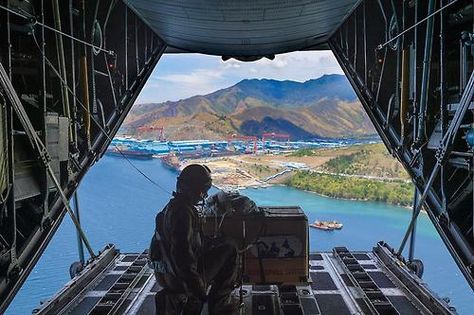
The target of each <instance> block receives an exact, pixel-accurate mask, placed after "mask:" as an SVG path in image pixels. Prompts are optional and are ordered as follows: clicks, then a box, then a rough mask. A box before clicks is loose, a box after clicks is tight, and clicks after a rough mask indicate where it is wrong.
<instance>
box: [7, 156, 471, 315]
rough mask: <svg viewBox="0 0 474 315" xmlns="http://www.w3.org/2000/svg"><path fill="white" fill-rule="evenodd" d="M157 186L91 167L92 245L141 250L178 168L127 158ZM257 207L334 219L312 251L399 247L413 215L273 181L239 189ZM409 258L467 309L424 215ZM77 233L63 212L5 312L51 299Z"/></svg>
mask: <svg viewBox="0 0 474 315" xmlns="http://www.w3.org/2000/svg"><path fill="white" fill-rule="evenodd" d="M132 162H133V164H134V165H136V166H137V167H138V168H140V170H142V171H143V172H144V173H145V174H147V175H148V176H149V177H150V178H151V179H152V180H153V181H155V182H156V183H157V184H158V185H159V186H160V187H157V186H156V185H154V184H152V183H150V181H148V180H147V179H146V178H144V177H143V176H142V175H140V174H139V173H138V172H137V171H136V170H135V169H133V168H132V167H131V165H130V164H129V163H128V162H127V160H125V159H123V158H120V157H112V156H105V157H103V158H102V159H101V160H100V161H99V162H98V163H97V165H95V166H93V167H92V169H91V170H90V171H89V172H88V174H87V175H86V177H85V179H84V180H83V181H82V183H81V185H80V188H79V199H80V208H81V220H82V225H83V228H84V230H85V232H86V234H87V236H88V238H89V240H90V242H91V244H92V247H93V248H94V249H95V250H96V251H97V250H99V249H101V248H103V247H104V245H106V244H107V243H113V244H115V245H116V246H117V247H118V248H119V249H120V250H121V251H122V252H141V251H143V250H144V249H145V248H147V247H148V243H149V240H150V237H151V235H152V233H153V228H154V217H155V215H156V212H157V211H158V210H160V209H161V208H162V207H163V206H164V205H165V204H166V202H167V201H168V199H169V197H170V193H171V192H172V191H173V189H174V186H175V182H176V175H177V174H176V173H175V172H173V171H172V170H170V169H168V168H166V167H164V166H163V165H162V164H161V162H160V161H159V160H132ZM241 193H242V194H245V195H248V196H249V197H250V198H252V199H253V200H255V202H256V203H257V204H259V205H299V206H301V207H302V208H303V209H304V211H305V213H306V214H307V216H308V220H309V221H310V222H312V221H314V220H316V219H320V220H337V221H340V222H342V223H344V228H343V229H342V230H340V231H334V232H326V231H320V230H314V229H312V230H311V231H310V247H311V250H312V251H315V250H318V251H319V250H325V251H329V250H331V249H332V248H333V247H335V246H341V245H343V246H346V247H348V248H349V249H351V250H369V249H371V248H372V247H373V246H374V245H375V244H376V243H377V241H380V240H384V241H386V242H388V243H389V244H390V245H391V246H393V247H396V246H397V245H399V243H400V241H401V238H402V237H403V234H404V232H405V230H406V227H407V225H408V222H409V220H410V217H411V212H410V211H409V210H407V209H405V208H400V207H395V206H390V205H387V204H384V203H375V202H364V201H349V200H337V199H332V198H326V197H322V196H319V195H316V194H314V193H310V192H305V191H300V190H297V189H294V188H289V187H283V186H275V187H270V188H259V189H246V190H243V191H242V192H241ZM417 227H418V228H417V240H416V251H415V256H416V257H417V258H420V259H422V260H423V262H424V266H425V274H424V276H423V279H424V280H425V281H426V282H427V283H428V284H429V285H430V287H431V288H432V289H433V290H434V291H435V292H437V293H438V294H439V295H440V296H442V297H450V299H451V301H452V302H451V304H452V305H453V306H455V307H456V308H457V310H458V312H459V313H460V314H472V313H473V310H474V309H473V307H472V306H471V305H472V301H473V298H474V294H473V292H472V290H471V288H470V287H469V286H468V285H467V283H466V281H465V280H464V278H463V276H462V274H461V272H460V271H459V269H458V268H457V266H456V265H455V263H454V261H453V259H452V258H451V256H450V255H449V253H448V251H447V250H446V248H445V246H444V244H443V243H442V241H441V239H440V237H439V236H438V234H437V232H436V231H435V230H434V228H433V226H432V224H431V222H430V220H429V218H428V217H427V215H426V214H421V216H420V219H419V222H418V226H417ZM77 257H78V254H77V241H76V233H75V230H74V228H73V225H72V222H71V220H70V218H69V217H65V218H64V222H63V223H62V224H61V226H60V228H59V230H58V231H57V233H56V234H55V236H54V237H53V239H52V241H51V243H50V244H49V246H48V247H47V249H46V251H45V253H44V254H43V256H42V257H41V259H40V260H39V262H38V264H37V265H36V267H35V268H34V269H33V272H32V273H31V275H30V276H29V278H28V280H27V281H26V282H25V284H24V285H23V287H22V288H21V290H20V291H19V293H18V294H17V296H16V297H15V299H14V301H13V302H12V304H11V305H10V307H9V309H8V310H7V312H6V314H8V315H13V314H15V315H16V314H31V311H32V310H33V309H34V308H35V307H37V306H38V305H39V302H40V301H41V300H45V299H47V298H49V297H51V296H52V295H53V294H54V293H55V292H56V291H58V290H59V289H60V288H62V286H63V285H64V284H65V283H66V282H67V281H68V280H69V274H68V269H69V266H70V264H71V263H72V262H74V261H77V260H78V258H77Z"/></svg>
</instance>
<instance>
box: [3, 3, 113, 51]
mask: <svg viewBox="0 0 474 315" xmlns="http://www.w3.org/2000/svg"><path fill="white" fill-rule="evenodd" d="M0 9H3V10H5V11H7V12H9V13H12V14H14V15H16V16H19V17H21V18H23V19H25V20H29V21H31V22H32V23H33V25H32V26H35V25H39V26H42V27H44V28H45V29H47V30H50V31H52V32H55V33H57V34H60V35H62V36H65V37H68V38H70V39H72V40H75V41H77V42H79V43H81V44H84V45H86V46H89V47H91V48H94V49H95V50H99V51H103V52H105V53H107V54H109V55H115V52H114V51H113V50H107V49H104V48H102V47H99V46H96V45H94V44H91V43H89V42H86V41H83V40H82V39H79V38H77V37H74V36H71V35H69V34H66V33H64V32H61V31H60V30H57V29H55V28H54V27H51V26H49V25H46V24H44V23H41V22H38V20H36V18H35V17H34V16H29V17H28V16H26V15H23V14H22V13H20V12H18V11H16V10H12V9H10V8H8V7H5V6H3V5H0Z"/></svg>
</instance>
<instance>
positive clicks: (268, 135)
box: [262, 132, 290, 150]
mask: <svg viewBox="0 0 474 315" xmlns="http://www.w3.org/2000/svg"><path fill="white" fill-rule="evenodd" d="M268 138H270V139H286V142H289V141H290V135H289V134H286V133H274V132H268V133H264V134H263V135H262V147H263V150H265V140H266V139H268Z"/></svg>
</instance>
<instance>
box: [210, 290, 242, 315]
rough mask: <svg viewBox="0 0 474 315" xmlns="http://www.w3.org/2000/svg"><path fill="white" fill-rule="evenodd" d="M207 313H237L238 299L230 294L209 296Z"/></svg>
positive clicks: (220, 314)
mask: <svg viewBox="0 0 474 315" xmlns="http://www.w3.org/2000/svg"><path fill="white" fill-rule="evenodd" d="M208 305H209V315H238V314H239V309H240V299H239V298H238V297H234V296H231V295H226V296H221V297H218V298H215V297H214V298H209V303H208Z"/></svg>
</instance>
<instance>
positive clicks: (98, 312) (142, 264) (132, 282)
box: [88, 253, 148, 315]
mask: <svg viewBox="0 0 474 315" xmlns="http://www.w3.org/2000/svg"><path fill="white" fill-rule="evenodd" d="M128 257H134V256H128ZM147 269H148V268H147V254H146V253H142V254H141V255H139V256H135V259H134V260H133V262H132V264H131V265H130V266H128V267H127V269H126V270H125V272H124V273H123V274H122V275H121V276H120V277H119V278H118V279H117V281H116V282H115V283H114V284H113V285H112V286H111V287H110V288H109V289H108V291H107V293H105V295H104V296H103V297H102V298H101V299H100V300H99V302H98V303H97V304H96V305H95V306H94V307H93V308H92V309H91V311H90V312H89V313H88V314H89V315H106V314H116V313H117V311H118V310H119V309H120V307H122V305H123V304H124V302H125V301H126V299H127V298H128V296H129V295H130V293H131V292H132V290H133V289H134V288H135V287H136V286H137V284H138V282H139V281H140V280H141V279H142V278H143V277H144V276H145V274H146V271H147Z"/></svg>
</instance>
